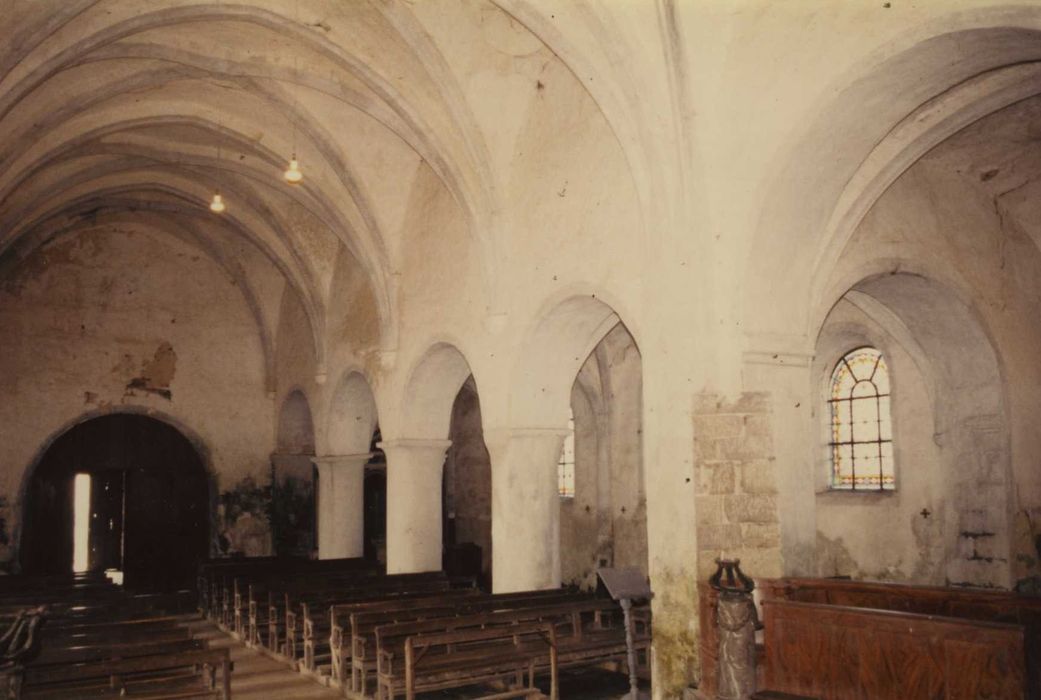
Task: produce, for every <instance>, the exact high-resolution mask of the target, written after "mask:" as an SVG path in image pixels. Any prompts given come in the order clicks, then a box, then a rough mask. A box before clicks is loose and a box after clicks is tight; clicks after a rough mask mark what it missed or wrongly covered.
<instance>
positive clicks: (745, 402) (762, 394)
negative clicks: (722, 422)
mask: <svg viewBox="0 0 1041 700" xmlns="http://www.w3.org/2000/svg"><path fill="white" fill-rule="evenodd" d="M730 408H731V410H732V411H733V412H734V413H762V414H768V413H770V393H769V392H766V391H746V392H745V393H743V394H741V396H740V397H739V398H738V399H737V401H735V402H734V405H733V406H731V407H730Z"/></svg>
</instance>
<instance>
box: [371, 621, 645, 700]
mask: <svg viewBox="0 0 1041 700" xmlns="http://www.w3.org/2000/svg"><path fill="white" fill-rule="evenodd" d="M637 619H638V623H637V630H636V634H635V639H634V641H635V644H636V647H637V650H638V653H643V654H646V651H647V650H648V648H649V645H650V627H649V616H648V615H645V614H644V613H643V612H642V611H641V613H640V614H638V615H637ZM542 622H548V623H551V624H552V625H553V626H554V629H555V635H556V651H557V663H558V664H559V666H560V667H578V666H599V665H604V664H608V663H611V664H624V663H625V659H626V642H625V630H624V628H623V627H622V625H621V609H620V608H619V606H618V604H617V603H615V602H613V601H610V600H587V601H584V602H571V603H557V604H550V605H545V606H531V607H525V608H520V609H516V610H508V611H498V612H486V613H477V614H473V615H461V616H455V617H451V618H432V619H428V620H422V621H418V622H407V623H397V624H391V625H383V626H379V627H377V628H376V630H375V638H376V646H377V695H376V697H377V698H381V699H382V698H388V697H393V695H394V693H395V692H398V691H400V690H402V689H403V688H404V687H405V686H406V685H407V679H406V678H405V664H403V663H402V662H401V659H403V658H404V655H405V647H406V644H407V643H408V640H409V639H410V638H413V637H416V636H417V635H432V634H452V633H457V632H469V631H475V630H483V629H490V628H494V627H506V628H508V627H509V626H512V625H520V624H529V623H542ZM447 651H451V650H447ZM475 654H476V655H477V656H478V657H479V650H478V651H477V652H475ZM466 658H467V660H468V662H473V663H475V664H479V663H480V661H479V658H478V659H476V660H475V659H474V658H471V657H466ZM549 664H550V659H549V658H548V657H543V658H541V659H540V660H539V661H538V663H537V664H536V667H537V670H545V669H548V667H549ZM363 684H364V681H363ZM355 692H358V691H355Z"/></svg>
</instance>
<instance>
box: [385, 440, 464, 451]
mask: <svg viewBox="0 0 1041 700" xmlns="http://www.w3.org/2000/svg"><path fill="white" fill-rule="evenodd" d="M451 446H452V441H451V440H428V439H424V438H395V439H393V440H384V441H383V442H379V443H376V447H378V448H380V449H381V450H384V451H386V450H412V451H417V452H418V451H423V450H431V451H433V450H447V449H448V448H449V447H451Z"/></svg>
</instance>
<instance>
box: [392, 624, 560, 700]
mask: <svg viewBox="0 0 1041 700" xmlns="http://www.w3.org/2000/svg"><path fill="white" fill-rule="evenodd" d="M547 660H548V661H547ZM404 666H405V668H404V682H403V687H402V691H403V692H404V695H405V698H406V699H407V700H415V697H416V694H417V693H418V692H428V691H433V690H445V689H449V688H461V687H465V686H472V685H477V684H487V683H493V682H504V683H509V684H511V685H512V686H513V687H512V688H510V689H509V690H506V691H501V690H497V691H494V692H493V693H491V694H488V695H484V696H482V697H483V698H485V700H491V699H494V700H505V699H507V698H528V697H533V696H534V697H543V695H542V693H541V691H540V690H539V689H538V687H537V686H536V685H535V674H536V671H537V669H539V670H542V669H545V670H547V671H548V673H549V676H550V693H549V697H550V698H551V700H557V698H558V697H559V689H558V685H559V684H558V679H557V642H556V632H555V629H554V625H553V623H551V622H536V623H528V624H510V625H504V626H490V627H485V628H482V629H473V630H464V631H455V632H445V633H440V634H422V635H417V636H414V637H409V638H408V640H407V641H406V643H405V648H404ZM396 691H397V687H396V686H395V685H393V684H389V685H385V686H382V691H381V694H380V695H379V697H381V698H386V699H387V700H394V697H395V695H396Z"/></svg>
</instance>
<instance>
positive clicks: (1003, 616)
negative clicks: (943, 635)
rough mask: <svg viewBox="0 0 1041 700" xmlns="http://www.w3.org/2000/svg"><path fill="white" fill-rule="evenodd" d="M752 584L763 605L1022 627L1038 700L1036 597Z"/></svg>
mask: <svg viewBox="0 0 1041 700" xmlns="http://www.w3.org/2000/svg"><path fill="white" fill-rule="evenodd" d="M757 584H758V586H759V589H760V591H761V592H762V596H763V598H764V600H776V599H782V600H793V601H804V602H815V603H828V604H832V605H847V606H857V607H867V608H874V609H879V610H895V611H904V612H911V613H919V614H926V615H938V616H944V617H953V618H962V619H966V620H979V621H985V622H1005V623H1011V624H1018V625H1022V626H1023V628H1024V632H1025V638H1024V647H1025V655H1026V661H1025V664H1026V668H1027V669H1028V676H1027V697H1028V698H1030V699H1031V700H1041V598H1038V597H1031V596H1024V595H1021V594H1017V593H1013V592H1010V591H994V590H980V589H972V588H946V587H937V586H908V585H901V584H885V583H870V582H863V581H849V580H840V579H810V578H788V579H768V580H763V581H759V582H757ZM981 692H982V691H981ZM966 697H976V696H974V695H971V694H970V695H968V696H966ZM979 697H985V696H984V695H981V696H979Z"/></svg>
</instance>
